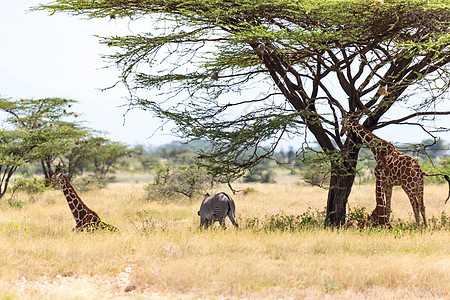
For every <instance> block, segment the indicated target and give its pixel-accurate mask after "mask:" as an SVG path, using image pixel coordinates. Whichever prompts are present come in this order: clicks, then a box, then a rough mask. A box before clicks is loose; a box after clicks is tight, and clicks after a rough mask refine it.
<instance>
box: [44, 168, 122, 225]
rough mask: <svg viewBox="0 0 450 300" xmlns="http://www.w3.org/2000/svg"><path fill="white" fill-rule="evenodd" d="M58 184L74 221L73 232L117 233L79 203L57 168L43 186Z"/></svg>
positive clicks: (70, 186)
mask: <svg viewBox="0 0 450 300" xmlns="http://www.w3.org/2000/svg"><path fill="white" fill-rule="evenodd" d="M55 184H59V185H60V186H61V188H62V190H63V193H64V196H66V200H67V204H69V208H70V210H71V211H72V215H73V218H74V219H75V223H76V225H75V228H74V229H73V230H74V231H89V232H92V231H96V230H98V229H102V230H109V231H118V229H117V228H116V227H114V226H112V225H109V224H106V223H104V222H103V221H102V219H100V217H99V216H98V215H97V213H96V212H95V211H93V210H92V209H90V208H89V207H87V205H86V204H84V203H83V201H81V198H80V196H78V194H77V192H76V191H75V189H74V187H73V186H72V184H70V182H69V180H68V179H67V178H66V176H64V174H63V173H61V171H60V169H59V168H57V169H56V171H55V173H53V175H52V177H51V178H49V179H48V180H47V181H46V182H45V186H49V185H55Z"/></svg>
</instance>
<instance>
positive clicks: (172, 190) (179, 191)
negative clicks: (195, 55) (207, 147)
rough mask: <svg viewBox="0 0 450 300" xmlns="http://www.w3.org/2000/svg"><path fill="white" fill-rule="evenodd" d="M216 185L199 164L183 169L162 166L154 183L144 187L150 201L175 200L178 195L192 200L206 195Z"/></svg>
mask: <svg viewBox="0 0 450 300" xmlns="http://www.w3.org/2000/svg"><path fill="white" fill-rule="evenodd" d="M213 184H214V179H213V178H212V177H211V176H209V175H208V174H207V172H206V170H205V169H204V168H201V167H199V166H198V165H197V164H191V165H188V166H183V167H166V166H160V167H159V168H158V169H157V170H156V176H155V180H154V182H153V183H149V184H147V185H145V186H144V189H145V191H146V192H147V198H148V199H150V200H163V201H167V200H169V201H170V200H173V199H175V198H176V196H177V195H184V196H186V197H188V198H189V199H190V200H192V199H193V198H194V197H195V196H198V195H203V194H205V192H206V190H207V189H208V188H211V187H212V186H213Z"/></svg>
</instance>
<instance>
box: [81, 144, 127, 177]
mask: <svg viewBox="0 0 450 300" xmlns="http://www.w3.org/2000/svg"><path fill="white" fill-rule="evenodd" d="M86 144H88V145H89V147H88V148H87V149H86V152H85V155H87V157H86V160H88V161H89V162H90V163H92V167H93V171H94V174H95V177H96V178H98V179H105V177H106V174H107V173H108V172H110V171H111V168H114V166H115V164H117V163H118V160H119V158H121V157H123V156H125V155H127V154H128V153H129V152H131V151H130V149H128V147H127V146H125V145H123V144H121V143H118V142H113V141H111V140H109V139H106V138H102V137H92V138H90V139H87V140H86Z"/></svg>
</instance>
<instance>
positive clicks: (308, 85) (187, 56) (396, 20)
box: [37, 0, 450, 226]
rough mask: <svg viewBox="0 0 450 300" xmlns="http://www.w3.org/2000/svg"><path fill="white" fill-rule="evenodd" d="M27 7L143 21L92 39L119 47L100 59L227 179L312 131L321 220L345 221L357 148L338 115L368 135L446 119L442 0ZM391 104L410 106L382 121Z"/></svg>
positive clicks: (446, 38) (152, 1) (63, 1)
mask: <svg viewBox="0 0 450 300" xmlns="http://www.w3.org/2000/svg"><path fill="white" fill-rule="evenodd" d="M37 9H41V10H47V11H49V12H51V13H55V12H67V13H71V14H74V15H84V16H87V17H88V18H113V19H118V18H129V19H130V20H131V21H135V20H137V19H138V18H146V19H150V20H151V21H153V23H149V29H148V32H143V33H140V34H133V35H129V36H112V37H104V38H101V42H102V43H104V44H107V45H108V46H115V47H117V48H118V50H117V52H116V54H113V55H110V56H108V58H109V59H111V60H112V62H113V63H116V64H117V66H118V67H119V68H120V69H121V70H122V78H121V79H122V81H123V82H124V83H125V85H126V86H127V87H128V88H129V89H130V92H131V95H132V96H131V97H130V99H129V101H130V104H131V105H132V106H133V105H134V106H137V107H140V108H142V109H145V110H152V111H153V112H155V113H156V114H157V116H159V117H162V118H165V119H169V120H172V121H174V122H175V124H176V125H177V130H178V133H179V134H180V136H182V137H184V138H187V139H191V140H195V139H207V140H209V141H211V142H212V145H213V146H212V150H211V151H209V152H203V153H201V157H203V158H204V159H206V160H207V161H208V162H209V167H210V170H211V172H213V173H214V175H220V174H221V175H225V176H226V177H227V179H228V180H229V181H230V180H232V179H234V178H236V177H239V176H241V175H242V174H243V172H245V170H247V169H248V168H251V167H253V166H255V165H256V164H257V163H258V162H260V161H261V160H262V159H264V158H265V157H268V156H269V155H270V154H272V153H273V151H274V149H275V147H276V145H277V144H278V143H279V141H280V140H281V139H282V138H283V137H290V135H294V134H295V135H298V134H301V133H303V132H306V133H308V134H312V135H313V136H314V138H315V140H316V141H317V143H318V144H319V145H320V147H321V149H322V150H323V152H324V154H325V155H326V157H327V159H328V162H329V166H330V174H331V179H330V189H329V194H328V200H327V218H326V224H332V225H337V226H339V225H340V224H343V222H344V221H345V213H346V203H347V198H348V195H349V194H350V191H351V187H352V185H353V182H354V178H355V166H356V162H357V156H358V152H359V149H360V147H361V144H360V141H358V140H357V138H356V137H355V136H354V135H352V134H349V135H348V136H345V137H344V138H342V137H340V136H339V129H340V120H341V118H342V117H343V116H353V117H357V118H360V117H363V119H362V121H363V125H364V126H365V127H367V128H368V129H370V130H375V129H377V128H381V127H384V126H387V125H389V124H394V123H396V124H405V123H411V122H412V121H414V122H419V123H420V124H421V125H422V126H423V125H425V118H426V116H429V115H431V116H435V115H437V114H446V115H448V114H450V112H448V111H447V112H438V111H436V109H435V105H436V103H439V101H443V100H445V97H447V99H448V88H449V80H448V79H449V78H450V76H448V75H449V74H448V71H449V64H448V63H449V62H450V53H449V52H450V46H449V45H450V34H449V24H450V5H449V2H448V1H432V0H430V1H425V0H386V1H384V5H382V3H381V2H377V3H376V4H375V3H373V2H372V1H370V0H351V1H339V0H328V1H327V0H321V1H315V0H303V1H302V0H271V1H269V0H226V1H215V0H193V1H184V0H169V1H166V0H165V1H161V0H136V1H122V0H110V1H91V0H89V1H88V0H57V1H54V2H53V3H50V4H47V5H41V6H40V7H38V8H37ZM149 89H161V90H162V93H161V94H160V96H162V97H159V98H158V97H156V96H154V95H151V96H149V95H148V94H147V93H145V91H147V90H149ZM255 89H256V90H258V91H264V95H257V96H255V94H256V93H257V92H255ZM386 90H387V91H386ZM413 94H416V95H419V97H420V98H419V99H420V100H418V101H417V100H415V99H414V98H411V96H412V95H413ZM170 95H171V96H172V98H171V99H170V100H167V98H170ZM239 95H240V96H239ZM250 104H253V106H251V105H250ZM399 105H402V106H404V107H407V108H409V110H405V111H406V112H405V113H404V116H403V117H400V118H398V119H388V118H387V117H386V113H387V112H389V111H392V110H393V109H395V108H396V107H399ZM424 128H425V127H424ZM306 129H307V130H306Z"/></svg>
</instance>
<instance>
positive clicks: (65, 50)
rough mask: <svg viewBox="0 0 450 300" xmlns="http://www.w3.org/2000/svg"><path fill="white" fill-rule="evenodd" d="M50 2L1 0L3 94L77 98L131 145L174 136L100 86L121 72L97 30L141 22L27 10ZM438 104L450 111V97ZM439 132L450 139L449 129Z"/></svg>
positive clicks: (410, 137)
mask: <svg viewBox="0 0 450 300" xmlns="http://www.w3.org/2000/svg"><path fill="white" fill-rule="evenodd" d="M46 2H50V0H48V1H46V0H20V1H6V0H2V1H0V28H1V31H0V60H1V61H0V97H3V98H7V97H9V98H13V99H20V98H35V99H38V98H45V97H60V98H70V99H74V100H77V101H78V102H79V105H77V106H76V107H74V111H75V112H77V113H80V118H81V119H82V120H84V121H85V123H84V125H85V126H88V127H91V128H93V129H95V130H101V131H104V132H107V133H108V134H107V137H108V138H110V139H112V140H115V141H121V142H123V143H126V144H129V145H134V144H138V143H139V144H146V145H148V144H151V145H161V144H164V143H167V142H170V141H171V140H173V139H174V137H173V136H172V135H171V134H170V131H169V130H167V126H166V128H165V129H166V130H165V131H164V132H159V133H157V134H156V135H154V136H152V137H150V135H151V134H152V133H153V132H154V131H155V130H156V129H157V128H158V127H159V125H161V123H160V121H159V120H158V119H156V118H152V115H151V114H150V113H148V112H142V111H136V110H135V111H132V112H130V113H128V114H127V116H126V118H125V120H124V118H123V114H124V112H125V111H126V107H121V106H123V105H126V103H127V102H126V100H125V98H126V97H127V91H126V90H125V89H124V88H122V87H120V88H114V89H111V90H107V91H105V92H102V91H100V89H101V88H105V87H108V86H111V85H112V84H114V83H115V82H116V81H117V78H118V75H119V72H118V71H117V69H115V68H114V67H111V68H108V69H105V68H104V67H105V66H107V63H106V62H104V61H102V59H101V57H100V55H101V54H102V53H103V54H104V53H107V51H110V49H108V48H107V47H106V46H102V45H99V43H98V39H97V38H96V37H95V36H94V35H100V36H106V35H116V34H117V35H120V34H132V32H131V31H130V29H131V30H133V31H134V29H136V30H137V28H135V27H134V26H137V25H135V24H133V23H130V24H128V21H126V20H109V19H108V18H104V19H101V20H98V19H97V20H86V19H82V18H80V17H75V16H70V15H66V14H61V13H58V14H55V15H53V16H49V15H48V14H47V13H44V12H27V10H28V9H29V8H30V7H32V6H37V5H38V4H39V3H46ZM149 30H150V29H149ZM440 109H441V110H444V109H445V110H450V100H449V101H448V103H446V104H444V105H441V107H440ZM393 113H395V112H393ZM124 121H125V123H124ZM449 122H450V116H445V117H441V118H440V121H439V122H438V125H442V126H443V125H445V124H448V123H449ZM376 134H377V135H378V136H380V137H383V138H384V139H386V140H388V141H393V142H419V141H421V140H422V139H424V138H428V136H426V135H425V134H423V133H422V132H421V131H420V130H418V128H417V129H412V128H410V127H390V128H389V129H385V130H379V131H377V132H376ZM436 135H437V136H439V137H441V138H442V139H444V140H446V141H447V142H450V133H438V134H436ZM286 144H289V141H286ZM292 144H294V143H292ZM294 146H295V145H294Z"/></svg>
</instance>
